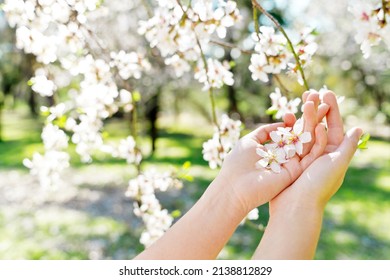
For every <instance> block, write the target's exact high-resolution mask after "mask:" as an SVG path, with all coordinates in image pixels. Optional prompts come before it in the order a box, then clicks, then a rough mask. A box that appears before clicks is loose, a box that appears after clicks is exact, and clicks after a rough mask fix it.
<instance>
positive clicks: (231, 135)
mask: <svg viewBox="0 0 390 280" xmlns="http://www.w3.org/2000/svg"><path fill="white" fill-rule="evenodd" d="M240 131H241V122H240V121H235V120H232V119H230V118H229V117H228V116H227V115H222V117H221V124H220V125H219V130H218V129H217V128H216V129H215V132H214V135H213V138H212V139H210V140H208V141H206V142H205V143H203V150H202V153H203V159H204V160H205V161H207V162H208V163H209V166H210V168H211V169H215V168H217V167H219V166H222V163H223V161H224V159H225V157H226V156H227V154H228V153H229V151H230V150H231V149H232V148H233V147H234V146H235V145H236V143H237V142H238V140H239V138H240Z"/></svg>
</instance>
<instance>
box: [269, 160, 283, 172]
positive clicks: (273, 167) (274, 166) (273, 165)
mask: <svg viewBox="0 0 390 280" xmlns="http://www.w3.org/2000/svg"><path fill="white" fill-rule="evenodd" d="M271 170H272V171H273V172H275V173H280V171H281V168H280V165H279V164H278V163H276V162H272V163H271Z"/></svg>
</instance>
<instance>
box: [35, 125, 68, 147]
mask: <svg viewBox="0 0 390 280" xmlns="http://www.w3.org/2000/svg"><path fill="white" fill-rule="evenodd" d="M41 137H42V140H43V144H44V145H45V149H46V150H62V149H66V148H67V147H68V136H66V134H65V132H64V131H63V130H61V129H60V128H59V127H58V126H56V125H53V124H51V123H49V124H47V125H46V126H45V127H44V128H43V130H42V135H41Z"/></svg>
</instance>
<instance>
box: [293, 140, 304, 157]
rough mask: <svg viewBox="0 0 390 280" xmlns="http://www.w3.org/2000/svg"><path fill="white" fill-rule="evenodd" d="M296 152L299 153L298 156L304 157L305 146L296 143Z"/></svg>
mask: <svg viewBox="0 0 390 280" xmlns="http://www.w3.org/2000/svg"><path fill="white" fill-rule="evenodd" d="M295 150H296V151H297V154H298V155H302V152H303V144H302V142H301V141H298V142H296V143H295Z"/></svg>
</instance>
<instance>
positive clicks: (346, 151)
mask: <svg viewBox="0 0 390 280" xmlns="http://www.w3.org/2000/svg"><path fill="white" fill-rule="evenodd" d="M362 134H363V131H362V129H361V128H358V127H355V128H352V129H350V130H349V131H348V132H347V133H346V134H345V137H344V140H343V142H342V143H341V145H340V146H339V147H338V148H337V150H336V153H339V154H338V156H336V157H335V158H336V162H338V164H340V165H341V166H343V167H345V168H347V167H348V165H349V163H350V161H351V160H352V157H353V155H354V154H355V152H356V150H357V147H358V142H359V139H360V136H361V135H362Z"/></svg>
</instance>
